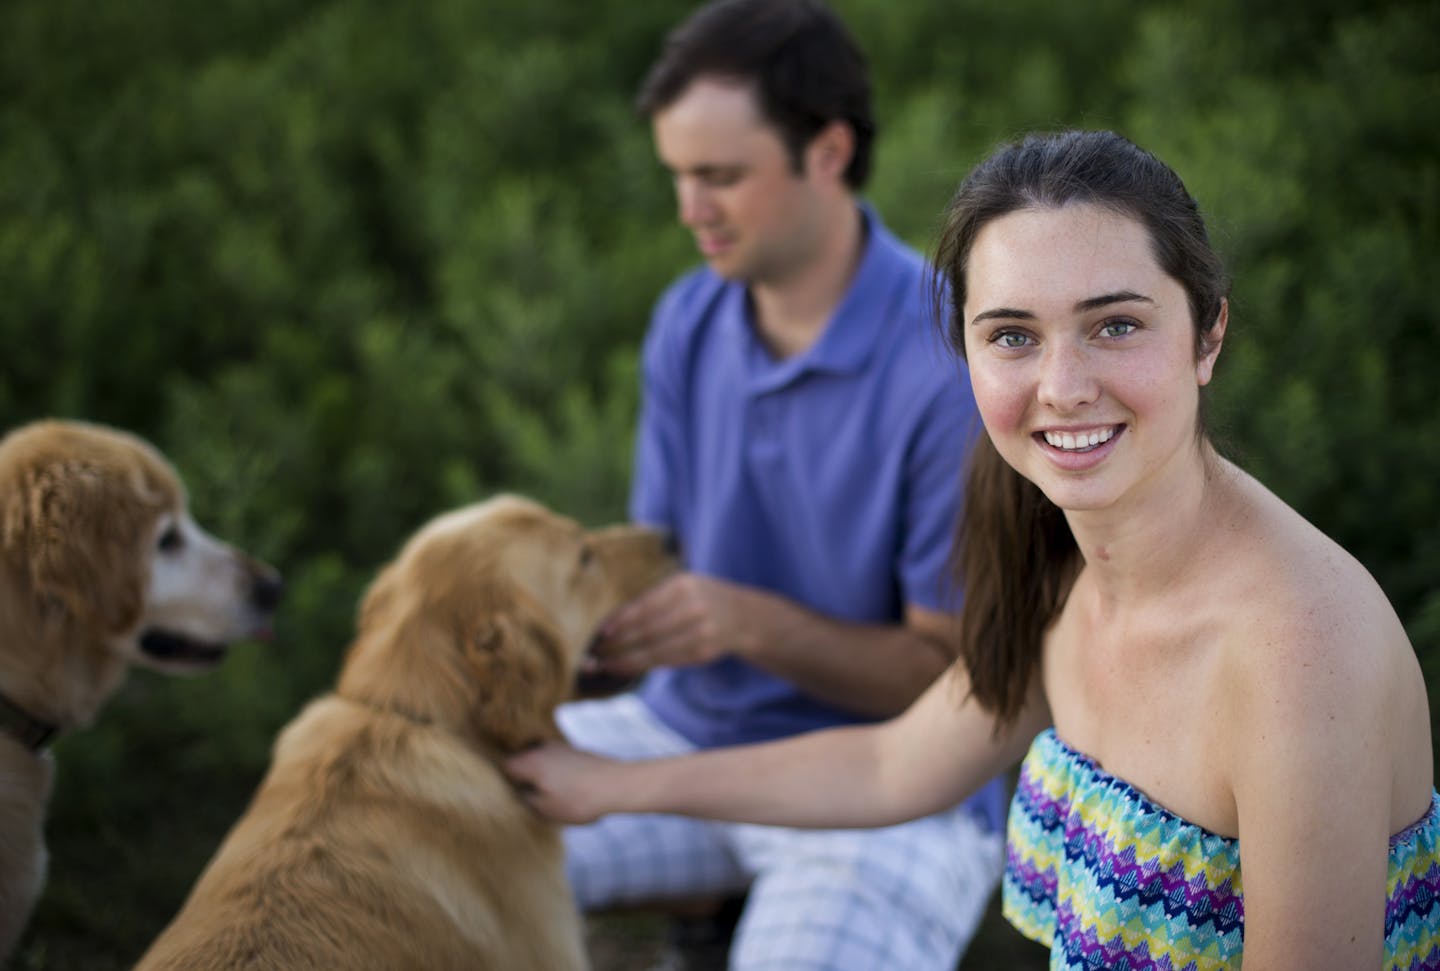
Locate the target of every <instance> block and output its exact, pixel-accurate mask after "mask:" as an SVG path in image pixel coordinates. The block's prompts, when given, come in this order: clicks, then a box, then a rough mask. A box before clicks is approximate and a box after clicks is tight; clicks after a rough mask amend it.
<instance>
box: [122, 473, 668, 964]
mask: <svg viewBox="0 0 1440 971" xmlns="http://www.w3.org/2000/svg"><path fill="white" fill-rule="evenodd" d="M672 567H673V561H672V560H671V558H670V557H669V555H668V554H667V553H666V552H665V549H664V545H663V543H662V542H661V539H660V538H659V537H658V536H657V535H656V534H654V533H652V532H648V531H644V530H640V529H637V528H634V527H626V526H617V527H611V528H609V529H606V530H600V531H596V532H588V533H587V532H586V531H584V530H582V528H581V527H580V526H579V525H578V524H576V523H575V522H573V521H571V520H568V519H564V518H562V517H560V516H557V515H555V514H554V513H552V512H550V511H548V510H546V509H544V508H543V507H541V506H539V505H537V504H535V503H533V502H531V501H529V500H525V499H521V498H519V497H515V496H499V497H496V498H494V499H491V500H490V501H488V502H484V503H480V504H477V505H474V506H470V507H467V508H465V509H462V510H458V511H456V512H452V513H449V514H446V515H444V516H441V517H439V518H438V519H436V520H434V521H433V522H431V523H430V524H429V525H427V526H426V527H425V528H423V529H422V530H421V531H420V532H418V533H417V534H416V535H415V536H414V537H413V538H412V539H411V540H410V541H409V542H408V543H407V544H406V545H405V548H404V549H403V550H402V551H401V553H400V555H399V556H398V557H397V558H396V560H395V561H394V562H392V563H391V564H390V565H389V566H387V567H386V568H385V569H384V570H383V571H382V572H381V573H380V575H379V577H378V578H377V579H376V580H375V582H374V584H373V585H372V586H371V588H370V590H369V592H368V593H367V594H366V597H365V599H364V601H363V603H362V605H361V609H360V619H359V631H358V634H357V636H356V639H355V641H354V643H353V644H352V645H351V647H350V649H349V652H348V654H347V656H346V659H345V662H344V664H343V666H342V669H341V673H340V677H339V681H338V684H337V686H336V689H335V691H334V692H333V693H331V694H327V695H324V696H322V697H320V698H319V699H317V700H315V701H312V702H311V703H310V705H309V706H308V707H307V708H306V709H305V710H304V711H303V712H301V714H300V715H299V717H297V718H296V719H295V720H294V721H292V722H291V723H290V724H289V725H288V726H287V727H286V728H285V729H284V731H283V732H282V733H281V734H280V736H279V738H278V740H277V742H276V744H275V748H274V752H273V758H272V763H271V766H270V771H269V773H268V775H267V776H266V778H265V779H264V781H263V782H262V783H261V786H260V789H259V791H258V792H257V793H256V795H255V797H254V800H253V801H252V802H251V804H250V807H249V809H248V810H247V811H246V813H245V814H244V815H243V816H242V817H241V819H240V820H239V822H238V823H237V824H236V825H235V827H234V829H232V830H231V832H230V834H229V835H228V836H227V837H226V839H225V841H224V843H223V844H222V846H221V847H220V849H219V851H218V853H217V855H216V856H215V858H214V859H213V860H212V861H211V863H210V865H209V867H208V868H207V869H206V871H205V873H204V874H202V875H201V878H200V880H199V882H198V884H197V885H196V887H195V888H194V890H193V891H192V892H191V894H190V897H189V899H188V900H187V901H186V903H185V905H184V907H183V908H182V910H181V911H180V914H179V915H178V916H177V917H176V919H175V920H174V922H173V923H171V925H170V926H169V927H168V928H167V929H166V930H165V932H164V933H163V934H162V935H161V936H160V938H159V939H158V940H157V941H156V942H155V943H154V944H153V946H152V947H151V949H150V951H149V952H148V953H147V954H146V956H145V957H144V958H143V959H142V960H141V962H140V964H139V966H138V968H139V969H141V971H168V969H181V968H185V969H191V968H206V969H210V971H224V969H238V968H281V967H285V968H290V967H295V968H299V967H307V968H361V967H363V968H367V969H416V971H420V969H424V971H438V969H450V968H453V969H494V971H529V969H534V971H565V969H575V968H584V967H585V966H586V964H587V962H586V960H585V955H584V946H583V939H582V938H583V935H582V924H581V920H580V916H579V914H578V913H577V912H576V910H575V906H574V903H573V900H572V897H571V894H570V891H569V888H568V887H567V885H566V880H565V874H564V868H563V851H562V848H561V844H560V839H559V832H558V828H557V827H556V826H554V825H553V824H551V823H548V822H545V821H543V820H542V819H540V818H539V817H538V816H537V815H535V814H534V813H533V812H532V811H531V810H530V809H529V808H528V807H527V806H526V804H525V803H524V802H523V801H522V800H521V799H520V798H519V796H518V795H517V794H516V792H515V791H514V789H513V788H512V787H511V784H510V782H509V781H508V780H507V779H506V777H505V776H504V774H503V773H502V772H501V769H500V760H501V759H502V758H503V757H504V756H505V755H507V754H510V753H513V752H516V751H518V750H520V749H521V748H523V747H525V746H526V745H529V744H531V743H534V742H536V741H539V740H540V739H543V738H553V737H557V736H558V731H557V729H556V727H555V722H554V718H553V710H554V708H555V706H556V704H558V703H559V702H561V701H563V700H565V698H566V697H568V696H569V695H570V693H571V691H572V690H573V687H574V680H575V674H576V671H577V668H578V666H579V661H580V658H581V656H582V654H583V653H584V650H585V648H586V646H587V644H588V642H589V640H590V638H591V637H592V636H593V631H594V630H595V628H596V627H597V626H598V625H599V623H600V622H601V620H602V619H603V618H604V616H605V615H606V614H607V613H609V612H610V611H611V610H613V609H614V608H615V607H616V606H618V605H619V604H620V603H621V602H623V601H624V600H626V599H629V598H630V597H633V596H635V595H637V594H639V593H640V592H641V591H642V590H643V589H645V588H646V587H648V586H649V585H650V584H652V583H654V582H655V581H656V580H658V579H659V578H660V577H661V576H663V575H664V573H666V572H668V571H669V570H670V569H671V568H672Z"/></svg>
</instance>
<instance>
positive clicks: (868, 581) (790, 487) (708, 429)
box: [559, 0, 1004, 971]
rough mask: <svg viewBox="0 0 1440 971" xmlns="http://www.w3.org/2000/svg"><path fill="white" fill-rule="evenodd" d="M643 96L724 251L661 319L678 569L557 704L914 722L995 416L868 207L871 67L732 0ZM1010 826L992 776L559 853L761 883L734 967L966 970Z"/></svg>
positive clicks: (691, 737) (656, 729)
mask: <svg viewBox="0 0 1440 971" xmlns="http://www.w3.org/2000/svg"><path fill="white" fill-rule="evenodd" d="M637 104H638V107H639V110H640V111H641V113H642V114H644V115H645V116H647V117H648V118H649V119H650V121H651V124H652V129H653V134H654V138H655V145H656V149H657V152H658V154H659V157H660V160H661V162H662V163H663V164H664V166H665V167H666V168H667V169H668V170H669V172H670V174H671V177H672V179H673V181H674V185H675V192H676V197H677V202H678V206H679V215H680V221H681V222H682V223H683V224H684V225H685V226H686V227H687V228H689V229H690V231H691V232H692V233H693V234H694V236H695V241H696V244H697V246H698V248H699V250H700V254H701V256H702V257H703V258H704V261H705V264H706V265H705V266H704V267H702V268H699V269H697V270H695V271H693V272H691V273H690V274H688V275H686V276H684V277H682V278H681V279H680V280H679V281H677V282H676V283H674V284H673V285H672V286H671V287H670V288H669V289H668V290H667V291H666V293H665V294H664V295H663V296H662V297H661V298H660V300H659V302H658V304H657V306H656V308H655V311H654V316H653V318H652V321H651V326H650V330H649V333H648V336H647V338H646V341H645V347H644V364H643V380H644V385H643V402H642V414H641V419H640V427H639V431H638V438H637V446H636V463H635V471H634V481H633V485H632V493H631V503H630V513H631V517H632V518H633V519H634V520H636V521H638V522H643V523H647V524H651V525H655V526H659V527H663V528H665V529H668V530H670V531H671V532H672V533H673V534H674V535H675V537H676V538H677V540H678V542H679V544H680V547H681V550H682V553H683V558H684V565H685V571H684V572H682V573H680V574H678V575H676V576H675V577H673V578H671V579H669V580H668V581H666V582H664V583H662V584H661V585H660V586H659V587H657V588H656V589H654V590H653V591H651V592H650V593H648V594H647V595H645V596H643V597H641V598H640V599H638V600H636V601H634V602H632V603H630V604H628V605H626V606H625V607H623V608H621V609H620V610H619V611H618V612H617V613H616V614H615V615H614V617H613V618H612V619H611V620H610V621H609V622H608V623H607V625H606V627H605V629H604V630H603V631H602V636H601V639H600V641H599V642H598V644H597V647H596V650H595V652H594V657H593V660H592V665H593V667H594V668H595V669H596V670H598V671H602V672H604V673H607V674H612V675H618V676H621V677H627V678H631V677H637V676H641V675H643V680H641V681H640V683H639V685H638V687H637V688H636V689H635V690H634V691H632V692H627V693H625V694H621V695H619V696H616V697H613V698H609V699H604V700H599V701H588V702H580V703H576V704H573V705H569V706H566V707H565V708H563V709H562V710H561V712H560V715H559V719H560V725H561V728H562V729H563V731H564V732H565V734H566V736H567V737H568V739H569V740H570V742H571V743H572V744H574V745H575V746H576V747H578V748H582V749H589V750H592V751H600V752H604V753H606V754H609V755H612V756H616V757H621V758H652V757H657V756H663V755H667V754H674V753H678V752H683V751H689V750H693V749H696V748H707V747H712V746H719V745H734V744H744V743H748V742H756V741H761V740H765V739H770V738H775V737H779V736H784V735H790V734H793V733H796V732H803V731H808V730H811V729H815V728H821V727H827V726H831V725H837V724H845V723H853V722H859V721H867V720H874V719H880V718H885V717H888V716H890V715H894V714H896V713H898V712H900V711H901V710H903V709H904V708H905V707H906V706H907V705H909V703H910V702H911V701H913V700H914V699H915V698H916V697H917V696H918V695H919V694H920V693H921V692H922V691H923V690H924V689H925V688H926V687H927V686H928V685H929V684H930V683H931V682H932V681H934V680H935V678H936V677H938V676H939V675H940V674H941V673H942V672H943V671H944V670H945V669H946V667H947V666H948V665H949V664H950V663H951V660H952V658H953V657H954V650H953V648H952V645H951V630H952V620H951V616H952V614H953V611H954V609H955V607H956V606H957V603H958V599H957V598H956V597H955V596H954V595H953V594H951V592H950V591H949V589H948V587H947V578H948V575H949V570H948V565H947V564H948V554H949V550H950V543H951V538H952V534H953V531H954V527H955V523H956V516H957V509H958V499H959V496H958V490H959V485H960V475H961V469H962V465H963V462H964V458H965V455H966V453H967V449H968V445H969V441H970V438H971V436H972V434H973V431H974V429H976V428H978V421H976V416H975V406H974V403H973V400H972V399H971V396H970V391H969V385H968V382H967V380H966V378H965V375H964V372H963V370H962V369H960V368H957V366H956V365H955V364H954V362H953V361H951V360H950V359H948V358H947V356H946V355H945V352H944V350H943V343H942V341H941V340H940V338H939V335H938V331H937V329H936V327H935V325H934V322H933V314H932V312H931V310H932V303H931V301H930V299H929V296H928V294H929V290H928V284H929V280H930V275H929V271H928V269H927V267H926V265H925V263H924V261H923V259H922V258H921V257H920V256H919V254H917V253H915V252H914V251H913V250H911V249H910V248H908V247H906V246H905V245H903V244H902V243H901V242H899V241H898V240H897V239H896V238H895V237H894V236H892V235H891V234H890V233H889V232H888V231H887V230H886V229H885V227H884V225H883V224H882V223H881V221H880V218H879V216H878V215H877V214H876V213H875V212H874V211H873V210H872V209H871V208H870V207H869V206H868V205H867V204H865V203H864V202H862V201H861V199H860V198H859V192H860V190H861V188H862V187H863V185H864V184H865V181H866V178H867V176H868V174H869V166H870V151H871V143H872V137H873V134H874V124H873V121H872V117H871V106H870V86H869V79H868V70H867V66H866V62H865V58H864V55H863V54H862V53H861V51H860V50H859V48H858V46H857V45H856V44H855V42H854V40H853V38H852V37H851V36H850V35H849V33H848V31H847V30H846V28H845V26H844V25H843V24H842V23H841V22H840V20H839V19H838V18H837V17H836V15H835V14H834V13H833V12H832V11H831V10H829V9H828V8H827V7H825V6H824V5H823V4H822V3H820V2H818V0H717V2H713V3H710V4H707V5H706V6H704V7H701V8H700V9H698V10H697V11H696V12H695V13H694V14H693V15H692V16H691V17H690V18H688V19H687V20H686V21H685V22H683V23H682V24H681V25H680V26H679V27H677V28H676V29H675V30H674V31H672V33H671V34H670V35H669V37H668V38H667V41H666V44H665V47H664V49H663V51H662V53H661V55H660V57H659V59H658V61H657V62H656V63H655V65H654V66H653V68H652V69H651V71H650V73H649V75H648V76H647V77H646V79H645V81H644V83H643V85H642V87H641V90H640V93H639V97H638V101H637ZM957 702H958V699H957ZM1003 816H1004V792H1003V784H1002V783H1001V782H1000V781H998V780H997V781H995V782H992V783H990V784H989V786H987V787H986V789H984V790H982V792H981V793H980V794H979V795H977V796H976V797H975V798H973V799H972V800H970V801H969V802H967V803H965V804H963V805H961V806H959V807H956V808H955V809H953V810H951V811H948V812H945V813H941V814H939V815H936V816H933V817H929V818H927V819H923V820H918V821H916V822H912V823H907V824H904V825H901V826H895V827H890V828H887V829H879V830H872V831H843V832H825V831H820V832H815V831H794V830H783V829H775V828H762V827H747V826H736V825H730V824H721V823H711V822H705V821H699V820H691V819H682V818H675V817H666V816H616V817H610V818H607V819H603V820H601V821H599V822H598V823H595V824H593V825H590V826H583V827H572V828H571V829H569V830H568V831H567V835H566V840H567V860H568V869H569V874H570V878H571V882H572V885H573V886H574V888H575V892H576V895H577V898H578V902H579V904H580V905H581V907H582V908H584V909H587V910H591V909H597V908H605V907H613V906H633V905H642V904H648V903H656V902H659V901H667V900H668V901H685V900H694V899H697V898H708V897H719V896H726V895H731V896H734V895H740V894H744V895H745V897H744V900H745V903H744V909H743V913H742V915H741V917H740V919H739V922H738V925H737V926H736V928H735V931H734V938H733V944H732V946H731V948H730V961H731V965H730V966H731V967H733V968H737V969H746V971H754V969H760V968H769V969H784V971H793V969H796V968H807V969H809V968H825V969H835V971H840V969H846V971H875V969H885V968H895V969H905V971H922V969H930V968H933V969H937V971H939V969H945V971H949V969H953V968H954V967H955V963H956V961H957V959H958V957H959V956H960V954H961V953H962V952H963V950H964V948H965V945H966V944H967V943H968V941H969V940H970V938H971V937H972V935H973V934H974V932H975V929H976V927H977V925H978V923H979V921H980V918H981V916H982V915H983V913H984V910H985V907H986V903H987V901H988V899H989V897H990V894H991V893H992V891H993V890H994V887H995V886H996V884H997V882H998V879H999V875H1000V871H1001V866H1002V863H1003V859H1002V856H1003V848H1002V837H1003V832H1002V830H1003Z"/></svg>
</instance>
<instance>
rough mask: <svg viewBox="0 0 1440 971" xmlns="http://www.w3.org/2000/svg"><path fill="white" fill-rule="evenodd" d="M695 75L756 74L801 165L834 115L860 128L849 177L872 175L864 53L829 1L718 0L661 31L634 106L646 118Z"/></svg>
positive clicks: (759, 92) (770, 116)
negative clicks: (663, 35) (657, 54)
mask: <svg viewBox="0 0 1440 971" xmlns="http://www.w3.org/2000/svg"><path fill="white" fill-rule="evenodd" d="M699 77H714V78H723V79H732V80H735V81H739V82H745V83H752V84H754V86H755V93H756V99H757V101H758V102H759V105H760V111H761V113H762V115H763V116H764V117H765V119H766V120H767V121H768V122H769V123H770V124H772V125H773V126H774V127H775V129H776V131H777V132H778V133H779V134H780V138H781V140H782V141H783V142H784V143H785V147H786V149H787V150H788V151H789V153H790V160H791V163H792V164H793V165H794V167H795V170H796V171H797V172H799V171H801V169H802V166H803V164H804V153H805V147H806V146H807V145H809V144H810V142H811V140H812V139H814V137H815V136H816V135H817V134H819V133H820V131H821V129H823V128H824V127H825V126H826V125H828V124H830V123H831V122H833V121H843V122H845V123H846V124H848V125H849V126H850V128H851V129H852V130H853V131H854V133H855V153H854V156H853V157H852V158H851V160H850V164H849V166H848V167H847V168H846V169H845V182H846V184H847V185H849V186H850V188H852V189H856V190H858V189H860V188H861V187H862V186H863V185H864V184H865V181H866V179H868V178H869V176H870V147H871V144H872V142H873V141H874V138H875V120H874V117H873V115H872V113H871V107H870V74H869V67H868V65H867V64H866V60H865V54H864V52H863V51H861V50H860V46H859V45H858V44H856V43H855V39H854V38H853V37H852V36H851V35H850V32H849V30H847V29H846V27H845V24H844V23H842V22H841V20H840V18H839V17H838V16H837V15H836V14H835V12H834V11H833V10H831V9H830V8H829V7H827V6H826V5H825V4H823V3H821V2H819V0H714V2H712V3H707V4H706V5H705V6H703V7H701V8H700V9H699V10H697V11H696V12H695V13H693V14H691V15H690V17H688V18H687V19H686V20H684V21H683V22H682V23H681V24H680V25H679V26H677V27H676V28H675V29H674V30H672V31H671V32H670V34H669V35H668V36H667V37H666V38H665V46H664V48H663V50H662V51H661V53H660V57H659V59H658V60H657V61H656V62H655V64H654V66H652V67H651V68H650V73H649V74H647V75H646V77H645V80H644V82H643V83H642V84H641V85H640V93H639V95H638V96H637V97H636V99H635V106H636V109H637V110H638V111H639V112H640V114H642V115H644V116H645V117H647V118H650V117H653V116H654V115H655V114H656V112H659V111H661V110H663V109H664V108H666V107H668V106H669V105H670V104H671V103H672V102H674V101H675V100H676V99H678V98H679V97H680V96H681V95H682V94H683V93H684V92H685V89H686V88H687V87H689V86H690V83H691V82H692V81H694V80H695V79H696V78H699Z"/></svg>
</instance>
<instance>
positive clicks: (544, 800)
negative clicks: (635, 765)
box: [504, 742, 624, 823]
mask: <svg viewBox="0 0 1440 971" xmlns="http://www.w3.org/2000/svg"><path fill="white" fill-rule="evenodd" d="M623 766H624V763H621V762H617V761H615V760H614V759H608V758H604V757H603V756H599V755H593V754H591V753H589V752H581V751H579V750H578V749H575V748H571V747H570V746H569V745H567V744H565V743H564V742H545V743H543V744H541V745H539V746H537V747H536V748H532V749H528V750H526V751H524V752H521V753H520V754H519V755H514V756H511V757H510V758H509V759H507V760H506V761H505V766H504V768H505V772H506V774H507V775H509V776H510V779H511V781H512V782H514V783H516V784H517V785H518V786H519V788H520V795H521V797H522V798H524V800H525V801H526V802H528V803H529V804H530V806H531V807H532V808H534V809H535V810H536V811H537V812H539V813H540V814H541V815H542V816H546V817H549V818H550V819H553V820H555V821H556V822H561V823H593V822H594V821H595V820H596V819H598V818H600V817H601V816H603V815H605V814H606V813H609V812H614V811H615V809H616V806H615V803H614V801H613V794H614V793H616V792H619V791H621V790H620V786H619V785H618V781H619V775H620V773H621V770H622V768H623Z"/></svg>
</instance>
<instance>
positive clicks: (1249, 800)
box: [1227, 627, 1427, 971]
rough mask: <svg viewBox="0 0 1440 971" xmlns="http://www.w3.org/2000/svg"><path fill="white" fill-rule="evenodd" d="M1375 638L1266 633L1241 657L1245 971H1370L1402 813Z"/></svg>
mask: <svg viewBox="0 0 1440 971" xmlns="http://www.w3.org/2000/svg"><path fill="white" fill-rule="evenodd" d="M1382 630H1383V628H1381V629H1376V628H1375V627H1371V628H1370V629H1368V630H1367V629H1365V628H1363V627H1361V628H1359V629H1351V630H1345V629H1343V628H1342V629H1340V630H1338V631H1337V630H1335V629H1334V628H1332V629H1331V630H1328V631H1327V630H1324V629H1320V628H1319V627H1317V628H1312V629H1310V630H1288V631H1283V630H1282V631H1276V630H1272V631H1267V632H1264V633H1267V634H1270V635H1271V636H1269V637H1263V638H1262V639H1261V640H1260V643H1259V645H1257V644H1256V643H1251V644H1250V645H1249V651H1248V654H1249V660H1248V661H1247V662H1246V663H1245V665H1244V667H1245V668H1247V669H1248V677H1247V679H1246V684H1245V686H1244V687H1243V688H1241V689H1240V690H1239V691H1237V693H1236V697H1235V706H1236V708H1235V711H1234V712H1233V714H1232V717H1230V718H1229V719H1227V720H1228V721H1229V723H1230V724H1231V725H1233V726H1234V728H1233V729H1232V732H1231V736H1230V739H1229V742H1228V748H1229V750H1230V753H1231V759H1230V765H1231V781H1232V791H1233V792H1234V797H1235V808H1236V814H1237V819H1238V824H1239V830H1240V856H1241V870H1242V873H1243V875H1244V893H1245V967H1246V968H1247V969H1248V968H1264V969H1277V971H1283V969H1296V971H1299V969H1305V971H1326V969H1336V971H1340V969H1354V968H1379V967H1380V966H1381V962H1382V958H1381V955H1382V949H1383V948H1382V941H1383V937H1384V923H1385V898H1386V873H1387V846H1388V837H1389V835H1390V833H1391V830H1392V826H1393V822H1394V818H1395V815H1396V813H1397V811H1399V810H1398V809H1397V807H1396V805H1395V799H1394V797H1395V789H1396V787H1395V778H1396V759H1395V748H1396V746H1395V741H1396V739H1395V733H1394V726H1395V721H1394V720H1393V715H1394V712H1393V711H1387V707H1388V708H1394V707H1395V706H1394V704H1393V697H1394V696H1393V692H1391V691H1390V690H1389V689H1390V687H1391V679H1390V677H1389V673H1388V667H1389V666H1388V665H1387V664H1385V663H1383V662H1382V661H1381V658H1383V657H1385V655H1386V650H1385V649H1384V647H1383V644H1384V641H1385V640H1386V638H1385V637H1384V636H1383V634H1382ZM1343 640H1348V641H1349V643H1348V644H1345V643H1340V642H1341V641H1343ZM1367 641H1368V642H1369V643H1368V644H1367V646H1366V648H1365V649H1363V650H1356V649H1355V646H1356V645H1357V644H1361V643H1365V642H1367ZM1260 645H1263V646H1260ZM1257 648H1258V649H1257ZM1426 804H1427V803H1425V802H1424V801H1423V800H1420V801H1417V802H1416V805H1417V809H1416V810H1415V812H1416V814H1417V815H1418V813H1419V812H1420V811H1422V810H1423V807H1424V805H1426Z"/></svg>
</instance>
